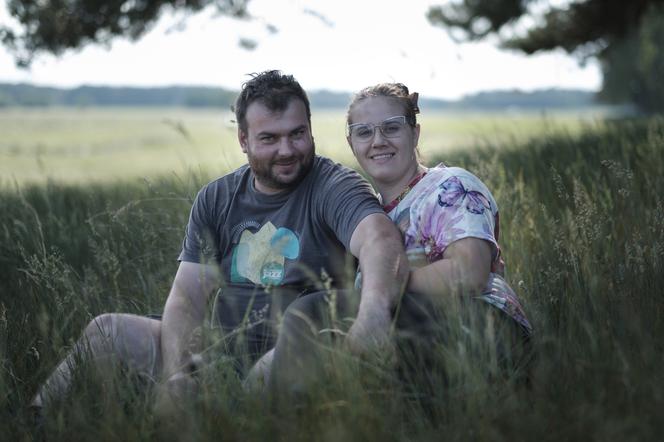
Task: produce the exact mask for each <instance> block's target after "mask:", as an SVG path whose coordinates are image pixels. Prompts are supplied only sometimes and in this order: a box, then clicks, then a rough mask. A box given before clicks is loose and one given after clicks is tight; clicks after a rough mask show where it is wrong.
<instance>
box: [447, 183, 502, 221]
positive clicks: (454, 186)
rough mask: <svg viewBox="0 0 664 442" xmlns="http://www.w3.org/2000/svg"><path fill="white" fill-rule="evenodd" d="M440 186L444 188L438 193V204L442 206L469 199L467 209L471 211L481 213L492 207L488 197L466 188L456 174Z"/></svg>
mask: <svg viewBox="0 0 664 442" xmlns="http://www.w3.org/2000/svg"><path fill="white" fill-rule="evenodd" d="M438 187H439V188H440V189H443V191H442V192H441V193H440V194H439V195H438V204H439V205H441V206H442V207H450V206H454V205H455V204H457V203H459V202H460V201H463V200H464V199H467V201H468V203H467V204H466V209H467V210H468V211H469V212H470V213H474V214H476V215H481V214H482V213H484V211H485V210H486V209H491V203H489V200H488V199H487V197H485V196H484V195H482V194H481V193H480V192H478V191H476V190H466V188H465V187H463V183H462V182H461V180H460V179H459V178H457V177H455V176H453V177H450V178H448V179H446V180H445V181H443V182H442V183H441V184H440V186H438Z"/></svg>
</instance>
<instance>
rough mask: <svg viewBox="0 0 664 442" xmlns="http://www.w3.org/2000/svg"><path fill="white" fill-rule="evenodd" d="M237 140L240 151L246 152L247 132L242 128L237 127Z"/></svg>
mask: <svg viewBox="0 0 664 442" xmlns="http://www.w3.org/2000/svg"><path fill="white" fill-rule="evenodd" d="M237 140H238V141H239V142H240V147H241V148H242V152H244V153H247V133H246V132H245V131H243V130H242V129H240V128H238V129H237Z"/></svg>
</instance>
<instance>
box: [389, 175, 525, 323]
mask: <svg viewBox="0 0 664 442" xmlns="http://www.w3.org/2000/svg"><path fill="white" fill-rule="evenodd" d="M409 187H410V189H409V190H407V193H406V194H402V195H401V196H400V197H399V198H398V199H397V200H395V201H393V202H392V203H391V204H389V205H387V206H386V207H385V209H386V212H387V215H388V216H389V217H390V218H391V219H392V221H394V223H395V224H396V225H397V226H398V227H399V230H400V231H401V233H402V234H403V237H404V242H405V248H406V253H407V255H408V260H409V262H410V265H411V266H412V267H422V266H424V265H427V264H429V263H432V262H434V261H437V260H440V259H442V257H443V253H444V252H445V249H446V248H447V246H449V245H450V244H451V243H453V242H454V241H457V240H460V239H462V238H467V237H473V238H480V239H483V240H485V241H488V242H489V243H490V244H491V246H492V249H493V250H492V252H493V258H494V266H493V268H492V272H491V273H490V275H489V280H488V281H487V285H486V286H485V289H484V290H483V292H482V294H480V295H478V296H477V297H476V298H477V299H480V300H482V301H484V302H487V303H489V304H491V305H493V306H494V307H496V308H498V309H500V310H502V311H503V312H505V313H506V314H508V315H509V316H510V317H512V318H513V319H514V320H515V321H517V322H518V323H519V324H520V325H521V326H522V327H523V328H524V329H525V331H526V332H527V333H531V332H532V326H531V325H530V322H529V321H528V319H527V318H526V315H525V313H524V311H523V308H522V307H521V303H520V302H519V299H518V297H517V296H516V294H515V293H514V291H513V290H512V289H511V287H510V286H509V285H508V284H507V283H506V282H505V280H504V279H503V278H502V277H501V276H500V275H499V274H498V273H497V272H498V270H497V269H499V268H500V267H501V263H502V261H501V259H500V248H499V246H498V231H499V227H498V220H499V218H498V206H497V204H496V201H495V200H494V198H493V196H492V195H491V192H489V189H488V188H487V187H486V186H485V185H484V183H482V181H480V180H479V178H477V177H476V176H475V175H473V174H471V173H470V172H468V171H467V170H465V169H462V168H459V167H446V166H445V165H443V164H439V165H438V166H436V167H433V168H431V169H429V170H428V172H427V173H426V174H425V175H424V176H422V177H419V179H417V181H414V182H412V183H411V186H409Z"/></svg>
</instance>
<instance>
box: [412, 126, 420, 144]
mask: <svg viewBox="0 0 664 442" xmlns="http://www.w3.org/2000/svg"><path fill="white" fill-rule="evenodd" d="M419 141H420V123H417V124H416V125H415V127H414V128H413V147H417V143H419Z"/></svg>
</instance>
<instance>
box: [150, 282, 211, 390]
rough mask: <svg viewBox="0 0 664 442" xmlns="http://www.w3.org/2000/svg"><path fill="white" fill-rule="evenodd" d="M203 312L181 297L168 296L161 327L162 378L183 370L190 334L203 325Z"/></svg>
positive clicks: (186, 360) (186, 358)
mask: <svg viewBox="0 0 664 442" xmlns="http://www.w3.org/2000/svg"><path fill="white" fill-rule="evenodd" d="M204 317H205V312H204V310H202V309H197V308H194V307H193V306H192V305H191V303H190V302H187V300H186V299H184V296H183V295H176V296H175V297H174V296H169V300H168V301H167V302H166V306H165V307H164V316H163V318H162V325H161V353H162V361H163V374H164V378H165V379H168V378H169V377H170V376H172V375H173V374H175V373H178V372H181V371H183V370H184V368H185V367H184V366H185V364H186V363H187V362H188V356H189V344H190V342H191V338H192V334H193V333H194V331H195V330H196V328H197V327H199V326H200V325H201V324H202V323H203V319H204Z"/></svg>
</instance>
